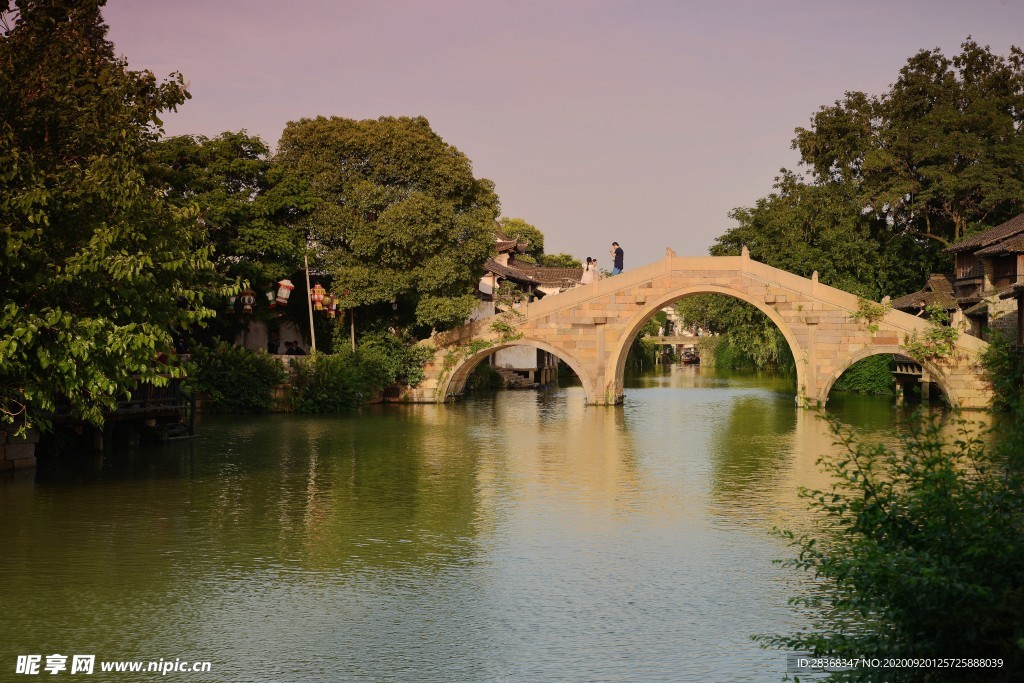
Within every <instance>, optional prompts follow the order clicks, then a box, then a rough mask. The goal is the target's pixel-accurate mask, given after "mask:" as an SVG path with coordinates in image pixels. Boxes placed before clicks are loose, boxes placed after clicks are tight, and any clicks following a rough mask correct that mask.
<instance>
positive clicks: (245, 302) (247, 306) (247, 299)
mask: <svg viewBox="0 0 1024 683" xmlns="http://www.w3.org/2000/svg"><path fill="white" fill-rule="evenodd" d="M238 300H239V301H241V302H242V313H252V305H253V304H254V303H256V292H255V291H254V290H251V289H243V290H242V295H241V296H240V297H238Z"/></svg>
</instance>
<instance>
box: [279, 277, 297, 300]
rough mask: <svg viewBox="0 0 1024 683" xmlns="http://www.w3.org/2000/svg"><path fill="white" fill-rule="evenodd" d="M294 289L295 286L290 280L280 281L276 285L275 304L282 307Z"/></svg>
mask: <svg viewBox="0 0 1024 683" xmlns="http://www.w3.org/2000/svg"><path fill="white" fill-rule="evenodd" d="M293 289H295V285H293V284H292V281H291V280H287V279H286V280H281V281H280V282H278V283H277V303H278V304H280V305H282V306H284V305H285V304H286V303H288V297H290V296H291V295H292V290H293Z"/></svg>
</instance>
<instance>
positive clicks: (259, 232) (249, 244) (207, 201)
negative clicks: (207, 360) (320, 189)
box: [150, 131, 313, 288]
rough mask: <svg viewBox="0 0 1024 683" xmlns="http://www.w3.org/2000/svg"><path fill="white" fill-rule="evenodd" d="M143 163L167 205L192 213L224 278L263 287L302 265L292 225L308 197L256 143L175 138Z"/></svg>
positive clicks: (224, 137)
mask: <svg viewBox="0 0 1024 683" xmlns="http://www.w3.org/2000/svg"><path fill="white" fill-rule="evenodd" d="M150 159H151V166H150V175H151V176H152V177H153V178H154V180H155V181H157V182H160V183H162V184H163V185H164V186H165V187H166V188H167V191H168V195H169V197H170V199H171V201H172V203H174V204H175V205H177V206H189V205H192V204H195V205H197V206H198V207H199V209H200V213H199V217H200V220H201V221H202V223H203V226H204V227H205V229H206V233H207V235H208V239H209V241H210V243H211V244H213V246H214V253H215V257H216V263H217V269H218V271H220V272H221V273H222V274H223V275H224V276H225V277H226V278H227V279H228V280H242V281H244V282H245V283H247V284H248V285H250V286H252V287H255V288H263V287H265V286H266V285H268V284H269V283H272V282H276V281H277V280H279V279H281V278H283V277H285V276H287V275H289V274H291V273H294V272H295V271H296V270H298V269H299V268H301V267H302V265H303V261H302V254H303V251H304V249H305V231H304V229H302V228H301V226H300V225H299V222H300V220H301V219H302V218H303V217H304V216H305V215H306V214H307V213H308V212H309V211H310V210H312V208H313V197H312V195H311V194H310V193H309V191H308V188H307V187H306V185H305V183H304V182H302V181H301V179H299V178H298V177H296V176H294V175H289V174H286V173H285V172H284V170H283V169H282V168H280V167H279V166H277V165H275V164H274V163H273V160H272V159H271V158H270V150H269V149H268V148H267V145H266V143H264V142H263V141H262V140H261V139H259V138H258V137H254V136H250V135H248V134H246V133H245V131H239V132H235V133H232V132H225V133H221V134H220V135H218V136H217V137H215V138H212V139H210V138H206V137H203V136H199V135H182V136H177V137H172V138H167V139H164V140H161V141H159V142H158V143H157V144H156V145H154V147H153V149H152V152H151V154H150Z"/></svg>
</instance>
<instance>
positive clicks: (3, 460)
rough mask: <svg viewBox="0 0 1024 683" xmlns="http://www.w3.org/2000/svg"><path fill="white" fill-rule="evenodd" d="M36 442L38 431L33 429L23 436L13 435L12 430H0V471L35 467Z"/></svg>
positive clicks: (37, 441) (37, 440)
mask: <svg viewBox="0 0 1024 683" xmlns="http://www.w3.org/2000/svg"><path fill="white" fill-rule="evenodd" d="M37 443H39V432H38V431H36V430H34V429H30V430H29V431H28V433H26V434H25V435H24V436H15V435H14V432H13V431H0V471H5V470H20V469H28V468H30V467H35V466H36V444H37Z"/></svg>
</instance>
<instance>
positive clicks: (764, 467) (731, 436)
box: [710, 396, 797, 498]
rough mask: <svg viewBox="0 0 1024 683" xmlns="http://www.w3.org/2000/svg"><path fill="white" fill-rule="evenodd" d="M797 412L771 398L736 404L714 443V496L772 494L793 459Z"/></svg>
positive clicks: (740, 400)
mask: <svg viewBox="0 0 1024 683" xmlns="http://www.w3.org/2000/svg"><path fill="white" fill-rule="evenodd" d="M796 412H797V411H796V409H794V407H793V405H792V404H791V403H789V402H788V401H783V400H780V399H777V398H775V397H771V396H749V397H739V398H737V399H736V400H735V401H733V403H732V408H731V410H730V412H729V417H728V419H727V420H725V421H723V422H722V423H720V424H719V425H717V428H716V429H715V431H714V434H713V437H712V440H711V452H710V455H711V461H712V465H713V471H714V484H713V488H712V492H713V495H715V496H726V497H729V498H733V497H736V496H758V497H761V496H763V495H764V494H765V493H766V492H768V491H771V490H773V489H774V488H775V486H776V482H777V478H778V474H779V470H780V469H784V468H786V467H788V465H789V461H790V456H791V455H792V447H793V444H792V434H793V431H794V428H795V425H796Z"/></svg>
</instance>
